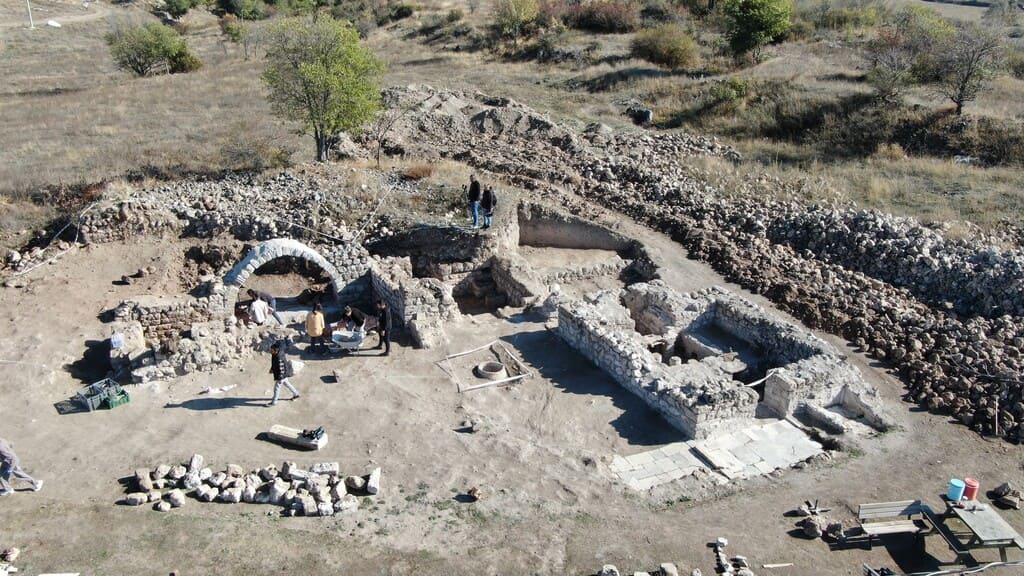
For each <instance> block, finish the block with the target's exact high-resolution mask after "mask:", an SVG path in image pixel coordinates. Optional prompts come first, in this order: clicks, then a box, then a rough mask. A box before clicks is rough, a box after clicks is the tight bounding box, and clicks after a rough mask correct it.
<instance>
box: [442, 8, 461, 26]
mask: <svg viewBox="0 0 1024 576" xmlns="http://www.w3.org/2000/svg"><path fill="white" fill-rule="evenodd" d="M464 16H465V14H463V12H462V10H459V9H458V8H452V9H451V10H449V11H448V13H447V14H445V15H444V22H445V24H454V23H455V22H458V21H459V20H462V18H463V17H464Z"/></svg>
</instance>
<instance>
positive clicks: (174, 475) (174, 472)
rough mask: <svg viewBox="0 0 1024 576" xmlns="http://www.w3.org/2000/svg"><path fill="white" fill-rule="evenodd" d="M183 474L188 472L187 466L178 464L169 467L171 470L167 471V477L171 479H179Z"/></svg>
mask: <svg viewBox="0 0 1024 576" xmlns="http://www.w3.org/2000/svg"><path fill="white" fill-rule="evenodd" d="M185 474H188V468H185V467H184V466H180V465H179V466H175V467H173V468H171V470H170V471H169V472H168V473H167V477H168V478H170V479H171V480H181V479H182V478H184V477H185Z"/></svg>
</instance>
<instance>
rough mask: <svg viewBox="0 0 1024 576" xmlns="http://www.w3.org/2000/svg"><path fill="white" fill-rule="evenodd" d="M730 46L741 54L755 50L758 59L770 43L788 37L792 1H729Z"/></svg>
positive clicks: (727, 8) (727, 12)
mask: <svg viewBox="0 0 1024 576" xmlns="http://www.w3.org/2000/svg"><path fill="white" fill-rule="evenodd" d="M722 9H723V11H724V12H725V15H726V17H727V18H728V30H727V33H726V35H727V36H728V37H729V46H730V47H731V48H732V51H733V53H734V54H736V55H737V56H739V55H742V54H746V53H748V52H752V53H753V55H754V59H755V60H756V59H758V57H759V56H760V52H761V48H762V47H764V46H765V45H766V44H768V43H769V42H774V41H775V40H776V39H778V38H781V37H783V36H785V34H786V32H787V31H788V30H789V21H790V17H791V16H792V14H793V2H792V0H725V3H724V4H723V6H722Z"/></svg>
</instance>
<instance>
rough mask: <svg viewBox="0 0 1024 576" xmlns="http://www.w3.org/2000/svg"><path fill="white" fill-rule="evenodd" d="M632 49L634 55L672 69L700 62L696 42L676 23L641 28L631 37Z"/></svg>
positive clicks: (692, 65)
mask: <svg viewBox="0 0 1024 576" xmlns="http://www.w3.org/2000/svg"><path fill="white" fill-rule="evenodd" d="M632 50H633V54H634V55H635V56H638V57H640V58H643V59H644V60H647V61H648V62H652V63H654V64H658V65H659V66H664V67H666V68H670V69H672V70H681V69H686V68H693V67H695V66H697V65H699V64H700V49H699V48H698V46H697V43H696V42H695V41H694V40H693V38H692V37H690V35H689V34H687V33H686V31H685V30H683V28H682V27H681V26H679V25H678V24H665V25H662V26H659V27H657V28H649V29H647V30H641V31H640V32H638V33H637V35H636V37H634V38H633V44H632Z"/></svg>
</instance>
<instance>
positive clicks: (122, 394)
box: [106, 390, 131, 408]
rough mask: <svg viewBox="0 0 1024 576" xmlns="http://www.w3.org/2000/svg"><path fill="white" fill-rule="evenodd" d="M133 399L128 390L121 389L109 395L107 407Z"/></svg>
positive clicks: (115, 406) (114, 406)
mask: <svg viewBox="0 0 1024 576" xmlns="http://www.w3.org/2000/svg"><path fill="white" fill-rule="evenodd" d="M130 401H131V397H130V396H128V392H127V391H126V390H119V391H118V392H117V393H116V394H109V395H107V401H106V404H107V408H117V407H118V406H120V405H121V404H127V403H128V402H130Z"/></svg>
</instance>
